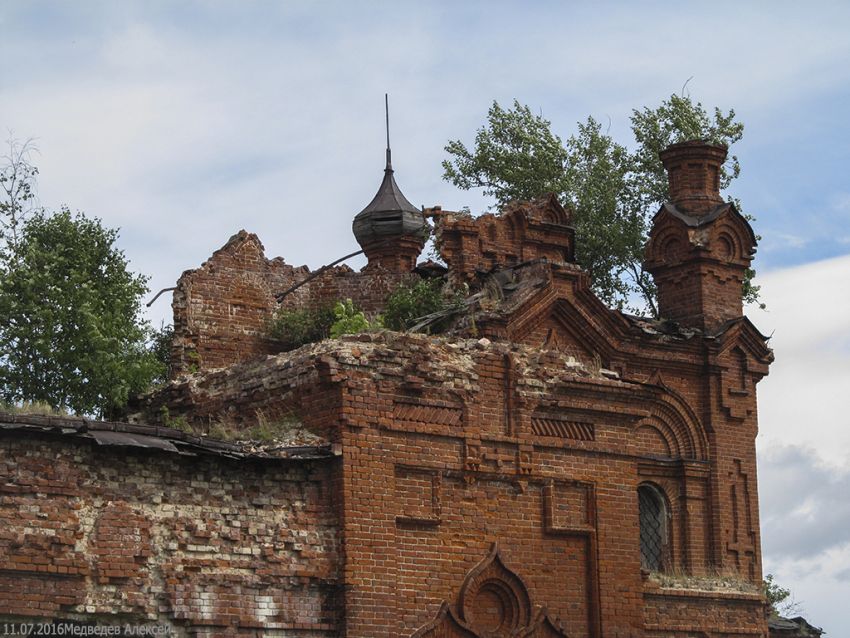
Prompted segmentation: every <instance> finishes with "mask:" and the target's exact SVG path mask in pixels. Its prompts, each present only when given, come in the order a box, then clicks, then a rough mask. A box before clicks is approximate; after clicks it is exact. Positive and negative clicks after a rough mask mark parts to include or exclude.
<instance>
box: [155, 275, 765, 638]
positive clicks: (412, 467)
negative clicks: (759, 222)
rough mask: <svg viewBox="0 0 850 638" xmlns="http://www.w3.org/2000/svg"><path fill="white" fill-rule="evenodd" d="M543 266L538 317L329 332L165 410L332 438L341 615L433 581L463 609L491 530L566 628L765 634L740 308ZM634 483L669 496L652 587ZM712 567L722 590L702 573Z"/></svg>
mask: <svg viewBox="0 0 850 638" xmlns="http://www.w3.org/2000/svg"><path fill="white" fill-rule="evenodd" d="M553 272H554V273H555V276H554V279H553V281H554V283H553V284H552V285H555V286H556V287H557V288H558V290H557V291H556V292H555V293H552V291H547V290H545V289H541V290H540V292H539V295H540V297H539V299H538V302H539V303H541V304H546V306H545V309H544V308H540V312H545V314H546V316H547V317H548V318H547V319H546V320H545V321H544V322H543V324H545V325H547V326H548V327H549V328H548V329H547V330H546V331H545V333H546V337H544V331H542V330H541V329H540V325H541V321H538V320H534V321H528V323H527V325H525V327H523V326H520V325H516V326H515V325H511V323H510V322H509V323H508V325H507V326H506V327H505V330H507V331H508V332H510V334H511V335H512V339H516V341H515V342H514V343H495V342H488V341H487V340H486V339H484V340H474V339H473V340H457V339H455V340H443V339H438V338H432V337H427V336H424V335H399V334H395V333H382V334H377V335H362V336H356V337H347V338H344V339H342V340H334V341H326V342H322V343H319V344H315V345H312V346H305V347H304V348H301V349H299V350H297V351H294V352H291V353H285V354H281V355H277V356H275V357H272V358H268V359H264V360H262V361H257V362H253V363H246V364H242V365H239V366H235V367H232V368H230V369H228V370H226V371H221V372H216V373H212V374H209V375H206V376H203V377H200V378H199V379H197V380H193V381H185V382H182V383H181V384H179V385H178V386H176V387H175V388H173V393H172V394H170V395H168V394H165V395H163V396H164V397H167V399H168V402H167V404H168V405H169V406H170V410H171V411H172V413H173V414H187V415H191V414H200V415H203V414H212V413H215V412H216V411H219V410H221V408H222V406H226V405H229V404H233V405H235V406H236V410H237V411H238V412H244V411H245V410H246V409H247V408H248V407H249V406H251V405H259V406H263V409H266V410H274V409H275V406H276V405H278V406H280V405H284V404H285V405H286V406H293V405H297V406H301V407H300V408H299V409H300V410H303V411H304V415H305V418H306V421H307V422H308V423H311V427H313V428H319V429H321V431H322V433H323V435H325V436H327V437H328V438H331V439H332V440H334V441H335V442H336V444H337V445H338V446H339V449H341V451H342V466H341V475H340V481H341V482H340V498H339V503H340V508H341V509H340V512H339V515H340V517H341V528H342V533H343V537H344V539H345V542H344V547H345V550H344V551H345V556H346V560H345V564H344V567H343V574H342V580H343V581H344V583H345V588H344V592H345V594H344V604H345V624H346V633H345V635H346V636H356V637H361V638H367V637H368V638H376V637H379V636H399V637H407V636H411V635H413V634H414V632H416V631H417V630H418V629H419V628H423V627H427V625H428V623H430V622H432V621H433V620H434V619H435V618H437V617H438V615H439V612H440V609H441V605H442V604H443V603H444V602H445V603H447V604H448V605H450V607H451V609H453V610H456V611H457V613H460V611H459V610H460V608H461V598H462V596H461V592H462V591H463V589H464V586H465V583H466V581H467V579H468V578H469V574H470V573H471V572H472V570H474V569H475V568H476V566H477V565H479V564H480V563H481V562H482V561H483V560H484V559H485V558H486V557H487V556H488V554H489V552H490V550H491V548H492V547H493V544H494V543H497V544H498V546H499V548H500V550H499V551H500V555H501V558H502V559H503V561H504V564H505V566H506V567H507V568H508V569H509V570H511V571H512V572H513V573H514V574H515V575H516V577H517V578H518V579H519V580H521V581H522V583H523V587H524V588H525V591H526V592H527V595H528V599H529V601H530V602H529V605H530V607H529V609H536V608H537V607H536V606H545V607H546V609H547V610H548V613H549V615H550V617H551V618H552V619H554V620H556V621H557V622H559V623H560V624H561V626H562V627H563V631H564V632H565V634H566V635H569V636H571V637H576V636H596V637H599V636H605V637H606V638H607V637H608V636H622V637H626V636H629V637H631V636H640V635H654V636H656V635H657V636H661V635H670V636H679V635H682V636H684V635H688V634H687V632H691V631H697V630H698V631H701V632H703V634H704V635H707V636H722V635H726V634H727V633H728V632H727V631H726V630H728V628H729V627H738V631H737V633H732V634H730V635H733V636H738V635H750V636H758V635H763V634H764V631H765V627H764V621H763V616H762V615H761V614H762V601H761V598H760V596H759V595H758V594H757V593H755V594H754V593H752V592H753V591H755V588H756V587H757V583H758V582H759V579H760V577H761V571H760V559H759V555H760V551H759V543H758V531H757V530H758V518H757V513H758V508H757V498H756V489H755V480H754V478H753V477H754V467H755V466H754V463H755V456H754V437H755V421H754V408H755V394H754V387H753V386H754V384H755V381H757V380H758V378H760V377H761V376H762V375H763V374H764V373H765V372H766V363H765V361H766V359H768V358H769V357H768V354H766V352H767V351H765V350H762V351H760V350H759V349H758V348H757V347H756V346H757V345H758V343H757V339H756V333H754V331H753V330H752V329H751V328H750V327H749V324H747V323H746V322H741V323H740V324H738V325H737V326H736V327H734V328H732V329H730V330H729V331H727V332H726V333H725V334H723V335H721V337H720V338H716V339H710V340H703V339H702V337H701V336H699V335H697V336H693V337H691V338H679V339H674V340H670V339H667V338H660V337H659V336H658V335H650V334H647V333H645V332H643V331H635V330H633V329H632V328H628V327H624V325H621V324H618V323H616V317H617V315H616V314H612V315H610V316H608V315H605V314H604V313H600V312H598V308H596V307H595V306H594V305H593V304H590V302H588V301H587V300H586V299H585V298H583V297H582V293H581V292H578V293H577V292H576V289H577V288H578V289H579V290H580V286H577V284H576V282H575V281H574V278H575V277H577V276H579V275H577V274H576V273H575V272H574V271H573V270H572V269H566V270H565V271H563V272H561V271H559V270H558V269H554V271H553ZM553 298H554V299H556V300H558V301H557V302H556V303H553V302H552V299H553ZM528 303H531V304H533V303H536V302H535V300H534V299H531V300H529V302H528ZM527 314H528V316H533V315H534V313H533V312H529V313H527ZM519 316H524V314H523V313H519ZM612 322H614V323H612ZM550 331H555V332H556V336H555V337H552V335H551V334H549V333H550ZM615 337H616V338H615ZM541 338H548V339H549V340H550V342H551V343H553V344H556V345H557V347H551V348H541V345H542V344H539V343H537V341H536V340H537V339H541ZM523 340H529V343H528V344H527V345H523V344H522V341H523ZM581 353H589V354H590V353H592V354H591V355H590V356H585V355H583V354H581ZM577 354H578V356H577ZM583 358H584V359H586V360H584V361H582V359H583ZM606 368H611V369H612V371H607V370H606ZM613 370H616V371H617V372H614V371H613ZM706 370H711V371H712V372H711V375H710V377H709V379H713V380H716V384H715V382H714V381H711V382H709V383H706V376H705V371H706ZM322 407H323V408H324V409H325V410H326V412H325V414H324V416H321V417H313V416H311V413H312V412H317V413H318V412H319V409H320V408H322ZM314 418H315V420H314V421H311V419H314ZM642 483H652V484H653V485H655V486H657V487H658V488H659V489H660V490H662V491H663V492H664V494H665V496H666V498H667V500H668V502H669V504H670V549H669V551H670V563H669V566H668V569H669V571H670V572H671V578H672V581H671V583H668V584H667V585H665V586H664V587H659V586H658V585H657V584H654V583H653V582H652V581H651V580H647V574H645V573H643V572H642V570H641V565H640V553H639V541H638V533H639V526H638V503H637V488H638V486H639V485H641V484H642ZM718 573H723V574H726V575H727V576H728V578H729V581H730V582H731V583H732V585H731V591H729V589H728V587H727V590H724V591H712V590H711V589H710V588H709V589H708V590H706V588H705V586H704V585H703V584H702V583H704V582H706V581H705V580H699V578H703V579H705V578H709V577H711V576H712V575H715V574H718ZM677 574H678V575H680V576H681V578H679V580H677V578H678V577H677ZM686 575H687V576H686ZM695 577H699V578H697V580H692V578H695ZM682 589H685V590H687V591H689V592H690V593H689V594H688V596H689V597H688V596H684V595H683V594H682V592H681V590H682ZM738 594H740V596H738ZM683 596H684V597H683ZM736 596H738V597H737V598H736ZM476 600H477V599H476ZM730 600H732V601H733V602H730ZM659 601H661V602H659ZM683 601H684V602H683ZM473 607H474V606H473ZM488 608H489V607H488ZM677 609H678V610H679V611H676V610H677ZM662 612H663V613H662ZM668 612H669V613H668ZM470 613H473V614H474V613H475V612H474V610H473V611H472V612H470ZM529 613H531V611H529ZM686 613H691V614H693V617H694V618H696V619H697V620H695V621H694V622H692V623H691V624H690V625H687V627H688V628H687V629H686V628H684V627H686V625H685V624H684V621H683V620H682V617H683V615H684V614H686ZM720 619H722V620H723V624H718V622H719V620H720ZM478 620H479V621H481V615H480V613H479V617H478ZM490 621H493V618H490ZM481 622H483V621H481ZM493 622H495V621H493ZM644 627H646V631H647V632H648V633H647V634H644V633H643V631H644V629H643V628H644ZM718 627H722V628H724V631H722V632H721V631H717V628H718ZM479 629H480V628H479ZM683 632H684V633H683ZM724 632H726V633H724ZM423 635H431V634H423ZM434 635H440V634H434Z"/></svg>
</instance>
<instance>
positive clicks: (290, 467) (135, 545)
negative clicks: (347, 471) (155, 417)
mask: <svg viewBox="0 0 850 638" xmlns="http://www.w3.org/2000/svg"><path fill="white" fill-rule="evenodd" d="M0 445H2V454H1V455H0V485H2V488H0V566H2V570H3V574H2V575H1V576H0V615H2V617H3V618H5V619H10V618H19V619H20V618H22V619H26V620H29V621H33V620H34V619H44V620H55V619H60V618H68V619H77V620H84V621H88V622H93V623H101V624H112V625H123V624H125V623H142V622H147V623H151V622H156V623H161V624H165V625H168V626H170V627H171V628H172V630H173V632H174V633H173V635H178V636H179V635H187V633H190V634H191V635H223V634H228V635H240V634H244V635H257V632H260V633H263V634H265V633H266V632H272V631H279V632H284V633H285V635H287V636H302V637H311V638H315V637H318V636H335V635H338V631H339V627H340V622H341V619H340V612H341V608H340V591H339V585H340V558H339V556H340V547H339V539H338V510H337V504H336V500H335V498H334V489H333V481H334V469H333V462H332V461H298V462H293V461H280V460H267V461H248V460H244V461H236V460H229V459H224V458H218V457H212V456H210V457H203V458H191V457H180V456H177V455H175V454H165V453H163V452H161V451H155V452H145V451H128V450H126V449H121V448H100V447H97V446H94V445H93V444H92V443H89V442H84V441H69V440H67V439H64V438H63V439H61V440H60V439H55V438H51V437H45V436H33V435H25V436H23V435H21V434H19V433H16V434H15V435H14V436H12V435H8V434H4V435H3V437H2V439H1V440H0Z"/></svg>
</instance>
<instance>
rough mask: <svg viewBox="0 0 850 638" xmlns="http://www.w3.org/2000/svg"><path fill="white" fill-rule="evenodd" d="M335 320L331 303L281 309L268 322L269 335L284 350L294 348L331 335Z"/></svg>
mask: <svg viewBox="0 0 850 638" xmlns="http://www.w3.org/2000/svg"><path fill="white" fill-rule="evenodd" d="M334 321H336V316H335V315H334V308H333V305H327V306H321V307H319V308H305V309H298V310H289V309H281V310H279V311H278V312H277V313H275V316H274V317H273V318H272V320H271V322H269V327H268V334H269V336H270V337H271V338H272V339H274V340H276V341H278V342H279V343H280V347H281V348H282V349H283V350H284V351H287V350H294V349H295V348H300V347H301V346H303V345H304V344H306V343H315V342H316V341H321V340H322V339H327V338H328V337H330V336H331V326H332V325H333V323H334Z"/></svg>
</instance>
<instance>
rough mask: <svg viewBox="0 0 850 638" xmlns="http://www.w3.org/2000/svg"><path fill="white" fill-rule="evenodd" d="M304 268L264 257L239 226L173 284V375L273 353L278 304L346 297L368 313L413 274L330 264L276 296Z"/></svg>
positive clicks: (308, 304)
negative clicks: (271, 327)
mask: <svg viewBox="0 0 850 638" xmlns="http://www.w3.org/2000/svg"><path fill="white" fill-rule="evenodd" d="M311 274H312V273H311V272H310V270H309V269H308V268H307V267H306V266H300V267H293V266H290V265H288V264H286V263H285V262H284V261H283V259H282V258H280V257H277V258H275V259H267V258H266V256H265V254H264V249H263V245H262V243H261V242H260V240H259V239H258V238H257V236H256V235H253V234H251V233H247V232H245V231H244V230H241V231H239V232H238V233H236V234H235V235H234V236H233V237H231V238H230V240H228V242H227V243H226V244H225V245H224V246H223V247H222V248H220V249H219V250H217V251H215V252H214V253H213V255H212V256H211V257H210V258H209V259H208V260H207V261H206V262H204V263H203V264H202V265H201V267H200V268H197V269H195V270H187V271H186V272H184V273H183V275H182V276H181V277H180V279H179V281H178V282H177V289H176V290H175V291H174V296H173V301H172V308H173V311H174V341H173V347H172V357H171V360H172V369H171V377H172V378H176V377H178V376H180V375H181V374H187V373H195V372H203V371H207V370H214V369H221V368H225V367H227V366H229V365H232V364H234V363H239V362H241V361H248V360H250V359H253V358H255V357H258V356H262V355H269V354H274V353H276V352H279V350H280V348H279V346H278V345H277V344H276V343H275V342H274V341H273V340H271V339H269V338H268V337H267V336H266V335H267V326H268V322H269V321H270V320H271V318H272V316H273V314H274V312H275V311H276V310H277V309H278V308H279V307H282V308H285V309H303V308H318V307H322V306H328V305H332V304H334V303H335V302H336V301H339V300H345V299H351V300H352V301H353V302H354V304H355V305H356V306H357V307H358V308H360V309H362V310H364V311H365V312H366V313H367V315H369V316H371V317H374V316H375V315H376V314H378V313H379V312H380V310H381V309H382V308H383V306H384V302H385V300H386V298H387V296H388V295H389V294H390V293H391V292H392V291H393V290H395V288H397V287H398V286H399V284H401V283H402V282H404V281H406V280H408V279H409V278H410V277H412V276H414V275H412V274H411V273H409V272H408V273H404V272H401V273H399V272H389V271H386V270H384V269H382V268H380V267H373V268H371V269H369V271H368V272H354V271H353V270H351V268H349V267H348V266H345V265H342V266H336V267H333V268H330V269H328V270H326V271H325V272H323V273H321V274H320V275H319V276H318V277H316V278H314V279H312V280H310V281H309V282H307V283H305V284H304V285H303V286H301V287H300V288H298V289H297V290H295V291H294V292H292V293H291V294H290V295H287V296H286V298H285V299H284V300H283V302H282V303H281V304H279V303H278V302H277V300H276V299H275V295H277V294H278V293H281V292H283V291H285V290H288V289H289V288H290V287H292V286H293V285H295V284H296V283H299V282H301V281H304V280H305V279H307V278H308V277H309V276H311Z"/></svg>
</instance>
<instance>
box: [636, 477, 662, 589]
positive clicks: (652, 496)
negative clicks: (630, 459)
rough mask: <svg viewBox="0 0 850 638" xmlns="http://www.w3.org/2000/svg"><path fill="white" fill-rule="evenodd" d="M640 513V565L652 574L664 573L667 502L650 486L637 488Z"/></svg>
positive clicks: (659, 492)
mask: <svg viewBox="0 0 850 638" xmlns="http://www.w3.org/2000/svg"><path fill="white" fill-rule="evenodd" d="M638 509H639V512H640V563H641V567H643V568H644V569H648V570H649V571H653V572H660V571H664V569H665V567H666V566H667V564H668V559H667V556H668V546H669V531H668V525H667V502H666V499H665V498H664V495H663V494H662V493H661V491H660V490H659V489H658V488H656V487H654V486H652V485H641V486H640V487H638Z"/></svg>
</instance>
